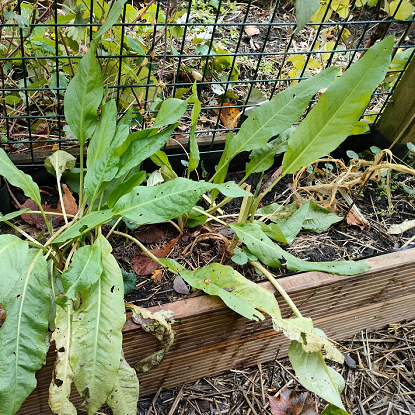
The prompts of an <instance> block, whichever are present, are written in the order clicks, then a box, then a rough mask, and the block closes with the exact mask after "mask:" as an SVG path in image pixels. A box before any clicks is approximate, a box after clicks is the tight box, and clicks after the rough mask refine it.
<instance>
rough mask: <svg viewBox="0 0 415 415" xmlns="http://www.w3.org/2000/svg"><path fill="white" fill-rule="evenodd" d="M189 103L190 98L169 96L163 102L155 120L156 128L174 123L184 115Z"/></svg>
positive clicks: (154, 125)
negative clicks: (183, 99) (182, 98)
mask: <svg viewBox="0 0 415 415" xmlns="http://www.w3.org/2000/svg"><path fill="white" fill-rule="evenodd" d="M188 104H189V98H188V99H186V100H185V101H182V100H181V99H177V98H167V99H166V100H165V101H163V103H162V104H161V107H160V111H159V112H158V114H157V118H156V121H154V124H153V127H154V128H161V127H164V126H166V125H168V124H173V123H175V122H176V121H178V120H180V118H182V117H183V115H184V113H185V112H186V110H187V105H188Z"/></svg>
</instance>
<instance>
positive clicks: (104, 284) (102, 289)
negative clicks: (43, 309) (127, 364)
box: [69, 234, 125, 414]
mask: <svg viewBox="0 0 415 415" xmlns="http://www.w3.org/2000/svg"><path fill="white" fill-rule="evenodd" d="M95 244H96V245H97V246H98V247H99V248H100V250H101V252H102V267H103V272H102V274H101V276H100V278H99V279H98V281H97V282H96V283H95V284H93V285H92V286H91V287H89V288H87V289H84V288H83V289H81V290H80V292H81V297H82V304H81V306H80V307H79V308H78V309H77V310H76V311H74V312H73V316H72V321H73V323H72V342H71V349H70V356H69V360H70V364H71V368H72V370H73V372H74V384H75V386H76V389H77V390H78V392H79V394H80V395H81V397H82V398H83V399H84V405H85V407H86V408H87V410H88V413H89V414H93V413H95V412H96V411H97V410H98V409H99V408H100V407H101V405H102V404H103V403H104V402H106V400H107V398H108V396H109V394H110V393H111V391H112V390H113V387H114V379H115V378H116V376H117V373H118V369H119V366H120V359H121V346H122V328H123V326H124V323H125V311H124V299H123V296H124V283H123V279H122V275H121V270H120V268H119V266H118V264H117V261H116V260H115V258H114V257H113V256H112V255H111V249H112V248H111V245H110V244H109V242H108V241H107V240H106V239H105V237H104V236H102V234H99V236H98V238H97V239H96V242H95Z"/></svg>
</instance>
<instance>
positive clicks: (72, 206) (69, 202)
mask: <svg viewBox="0 0 415 415" xmlns="http://www.w3.org/2000/svg"><path fill="white" fill-rule="evenodd" d="M62 189H63V195H62V201H63V205H64V206H65V212H66V213H67V214H68V215H76V214H77V213H78V205H77V204H76V200H75V198H74V197H73V196H72V193H71V191H70V190H69V188H68V186H67V185H66V184H62ZM49 211H50V212H58V213H62V205H61V203H60V201H59V203H58V207H57V208H56V210H54V209H51V210H49Z"/></svg>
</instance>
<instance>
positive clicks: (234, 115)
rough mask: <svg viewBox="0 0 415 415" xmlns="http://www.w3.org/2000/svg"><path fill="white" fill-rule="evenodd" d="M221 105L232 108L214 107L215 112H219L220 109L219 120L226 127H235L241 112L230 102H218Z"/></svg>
mask: <svg viewBox="0 0 415 415" xmlns="http://www.w3.org/2000/svg"><path fill="white" fill-rule="evenodd" d="M219 106H221V107H232V108H222V109H221V110H219V109H215V110H213V111H215V113H216V114H219V111H220V120H221V121H222V124H223V125H224V126H225V127H226V128H235V127H236V126H237V125H238V121H239V117H240V116H241V112H240V111H239V110H238V109H237V108H235V107H234V106H233V105H232V104H229V103H227V102H225V103H223V104H219Z"/></svg>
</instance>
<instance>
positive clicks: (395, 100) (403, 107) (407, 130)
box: [375, 59, 415, 144]
mask: <svg viewBox="0 0 415 415" xmlns="http://www.w3.org/2000/svg"><path fill="white" fill-rule="evenodd" d="M414 80H415V59H412V61H411V63H410V64H409V65H408V67H407V68H406V70H405V73H404V74H403V76H402V78H401V80H400V81H399V84H398V86H397V87H396V89H395V91H394V92H393V94H392V97H391V99H390V100H389V102H388V103H387V105H386V108H385V110H384V111H383V113H382V115H381V116H380V118H379V121H378V122H377V123H376V126H375V128H376V130H378V131H379V132H381V133H382V135H383V136H384V137H385V138H386V139H387V140H388V142H389V143H391V144H392V143H393V142H394V141H395V140H397V142H396V144H406V143H409V142H415V81H414Z"/></svg>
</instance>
